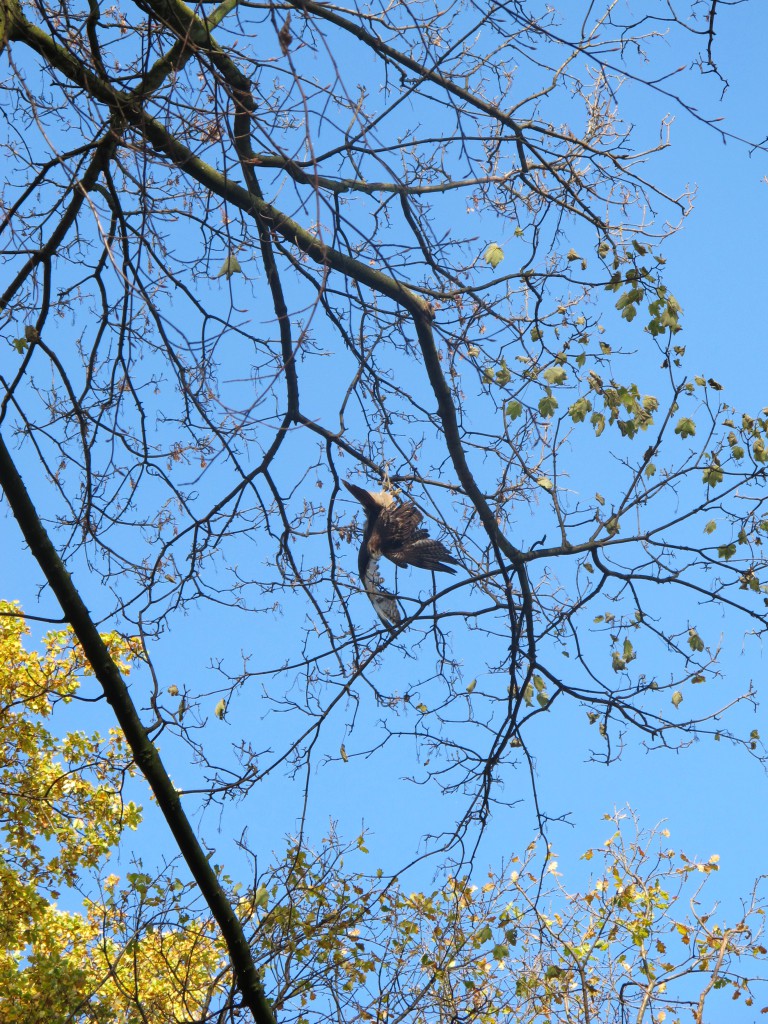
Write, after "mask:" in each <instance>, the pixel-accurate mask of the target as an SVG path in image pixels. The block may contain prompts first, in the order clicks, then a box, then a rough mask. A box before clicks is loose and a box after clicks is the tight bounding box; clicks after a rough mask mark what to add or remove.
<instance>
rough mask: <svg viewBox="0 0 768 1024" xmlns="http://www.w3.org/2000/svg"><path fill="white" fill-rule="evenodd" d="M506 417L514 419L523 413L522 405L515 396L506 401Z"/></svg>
mask: <svg viewBox="0 0 768 1024" xmlns="http://www.w3.org/2000/svg"><path fill="white" fill-rule="evenodd" d="M506 413H507V417H508V419H510V420H516V419H517V418H518V417H519V416H522V414H523V406H522V404H521V403H520V402H518V401H517V399H516V398H513V399H512V401H511V402H508V403H507V409H506Z"/></svg>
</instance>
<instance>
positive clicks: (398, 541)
mask: <svg viewBox="0 0 768 1024" xmlns="http://www.w3.org/2000/svg"><path fill="white" fill-rule="evenodd" d="M422 518H423V517H422V514H421V512H419V510H418V509H417V508H416V506H415V505H414V504H413V503H412V502H410V501H407V502H405V504H403V505H393V506H391V507H390V508H387V509H384V511H383V512H382V513H381V516H380V519H381V526H380V529H379V530H378V531H377V532H378V535H379V536H378V539H379V542H380V545H381V553H382V555H384V556H385V558H388V559H389V560H390V562H394V563H395V565H399V566H401V567H404V566H406V565H413V566H415V567H416V568H417V569H431V570H432V572H450V573H455V572H456V570H455V569H452V568H451V565H458V564H459V563H458V561H457V559H455V558H454V557H453V555H452V554H451V553H450V551H449V550H448V549H447V548H446V546H445V545H444V544H443V543H442V541H439V540H433V539H432V538H431V537H430V536H429V534H428V533H427V531H426V530H424V529H419V524H420V523H421V521H422ZM445 563H448V564H445Z"/></svg>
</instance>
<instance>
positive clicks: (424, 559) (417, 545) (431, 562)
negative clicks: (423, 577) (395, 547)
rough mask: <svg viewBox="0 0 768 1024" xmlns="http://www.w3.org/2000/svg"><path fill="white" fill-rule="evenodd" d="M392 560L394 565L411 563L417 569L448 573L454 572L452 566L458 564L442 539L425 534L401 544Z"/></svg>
mask: <svg viewBox="0 0 768 1024" xmlns="http://www.w3.org/2000/svg"><path fill="white" fill-rule="evenodd" d="M420 532H422V533H423V532H424V531H420ZM390 557H391V556H390ZM392 561H393V562H395V564H396V565H413V566H415V567H416V568H417V569H431V570H432V572H450V573H455V572H456V570H455V569H454V568H453V566H454V565H458V564H459V561H458V559H457V558H454V557H453V555H452V554H451V553H450V551H449V550H448V549H447V548H446V546H445V545H444V544H443V542H442V541H439V540H433V539H432V538H431V537H427V536H424V537H419V538H417V539H416V540H414V541H411V543H410V544H405V545H403V547H402V548H401V549H400V551H399V552H398V553H397V558H396V559H395V558H393V559H392ZM446 562H447V563H448V564H447V565H446V564H445V563H446Z"/></svg>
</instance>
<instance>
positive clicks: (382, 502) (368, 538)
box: [344, 480, 459, 629]
mask: <svg viewBox="0 0 768 1024" xmlns="http://www.w3.org/2000/svg"><path fill="white" fill-rule="evenodd" d="M344 486H345V487H346V488H347V490H348V491H349V493H350V494H352V495H354V496H355V497H356V498H357V500H358V501H359V502H360V504H361V505H362V506H363V508H364V509H365V532H364V533H363V543H362V544H361V546H360V554H359V555H358V559H357V568H358V571H359V573H360V580H361V582H362V584H363V586H364V587H365V592H366V594H367V595H368V597H369V598H370V601H371V604H372V605H373V607H374V608H375V609H376V614H377V615H378V616H379V618H380V619H381V621H382V622H383V623H384V625H385V626H387V627H388V628H390V629H392V628H393V627H394V626H396V625H397V624H398V623H399V622H400V610H399V609H398V607H397V599H396V597H395V595H394V594H389V593H387V591H385V590H383V589H382V587H381V584H382V582H383V581H382V579H381V577H380V576H379V573H378V566H379V559H380V558H381V556H382V555H383V556H384V557H385V558H388V559H389V560H390V562H394V563H395V565H399V566H406V565H414V566H416V567H417V568H419V569H431V570H432V572H450V573H455V572H456V570H455V569H454V568H452V566H454V565H458V564H459V562H458V560H457V559H456V558H454V557H453V555H452V554H451V553H450V551H448V549H447V548H446V547H445V545H444V544H443V543H442V542H441V541H439V540H433V539H432V538H431V537H429V536H428V534H427V531H426V530H424V529H422V528H421V526H420V524H421V520H422V518H423V517H422V515H421V512H419V510H418V509H417V508H416V506H415V505H414V504H413V502H412V501H406V502H404V503H403V504H402V505H397V504H395V502H394V499H393V498H392V495H391V494H389V493H388V492H387V491H379V492H378V493H375V492H373V491H366V490H365V489H364V488H362V487H357V486H356V485H355V484H350V483H347V481H346V480H345V481H344Z"/></svg>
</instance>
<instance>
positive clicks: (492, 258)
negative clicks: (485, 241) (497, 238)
mask: <svg viewBox="0 0 768 1024" xmlns="http://www.w3.org/2000/svg"><path fill="white" fill-rule="evenodd" d="M483 259H484V260H485V262H486V263H488V264H490V266H491V267H493V269H494V270H495V269H496V267H498V265H499V264H500V263H501V261H502V260H503V259H504V250H503V249H502V248H501V246H500V245H497V244H496V242H491V244H490V245H489V246H488V248H487V249H486V250H485V256H484V257H483Z"/></svg>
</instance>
